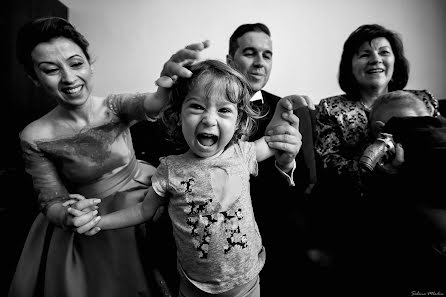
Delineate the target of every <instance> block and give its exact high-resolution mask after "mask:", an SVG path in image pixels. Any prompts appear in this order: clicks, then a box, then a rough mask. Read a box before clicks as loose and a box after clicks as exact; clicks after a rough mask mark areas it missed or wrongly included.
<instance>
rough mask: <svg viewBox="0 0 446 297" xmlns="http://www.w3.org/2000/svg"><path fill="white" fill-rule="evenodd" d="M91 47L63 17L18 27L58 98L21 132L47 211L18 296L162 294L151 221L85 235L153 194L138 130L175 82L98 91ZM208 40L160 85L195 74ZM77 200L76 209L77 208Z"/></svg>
mask: <svg viewBox="0 0 446 297" xmlns="http://www.w3.org/2000/svg"><path fill="white" fill-rule="evenodd" d="M88 45H89V44H88V41H87V40H86V39H85V38H84V36H83V35H82V34H81V33H79V32H78V31H77V30H76V29H75V28H74V27H73V26H72V25H71V24H70V23H69V22H67V21H66V20H64V19H61V18H54V17H51V18H43V19H37V20H33V21H31V22H29V23H27V24H25V25H24V26H23V27H22V28H21V29H20V31H19V33H18V37H17V56H18V60H19V62H20V63H21V64H23V66H24V68H25V71H26V73H27V74H28V75H29V77H30V78H31V79H32V81H33V82H34V83H35V85H36V86H38V87H40V88H41V89H42V90H43V91H44V92H45V93H46V95H47V96H48V97H49V98H51V99H53V100H55V101H56V102H57V103H58V105H57V106H56V107H55V108H54V109H52V110H51V111H49V112H48V113H47V114H46V115H44V116H43V117H41V118H39V119H37V120H36V121H34V122H32V123H30V124H29V125H28V126H27V127H25V128H24V130H23V131H22V132H21V133H20V139H21V144H22V149H23V152H24V158H25V161H26V171H27V172H28V173H29V174H30V175H31V176H32V179H33V185H34V189H35V191H36V194H37V198H38V202H39V204H40V209H41V212H40V213H39V215H38V216H37V218H36V219H35V221H34V223H33V226H32V227H31V230H30V232H29V234H28V238H27V240H26V242H25V245H24V248H23V251H22V255H21V257H20V260H19V263H18V265H17V269H16V273H15V276H14V279H13V280H12V283H11V287H10V291H9V296H10V297H13V296H21V297H27V296H76V297H83V296H96V297H101V296H103V297H105V296H107V297H110V296H117V297H118V296H156V291H155V289H154V288H155V287H154V285H153V283H154V281H153V276H151V275H150V274H149V273H148V272H149V271H148V269H147V268H148V267H149V266H147V265H145V263H149V264H150V262H151V261H150V259H149V261H145V259H146V258H147V255H146V256H144V255H143V254H142V253H141V251H140V248H141V245H142V244H144V242H145V241H144V235H145V233H144V228H143V226H142V225H141V226H137V227H131V228H126V229H122V230H116V231H107V232H101V233H100V234H99V235H98V236H95V237H88V236H84V235H83V233H85V234H90V233H92V232H97V230H96V229H95V228H96V227H95V225H96V223H97V221H98V219H99V216H98V215H102V214H105V213H108V212H112V211H114V210H116V209H119V208H123V207H127V206H128V205H132V204H135V203H138V202H139V201H141V200H142V199H143V198H144V194H145V192H146V191H147V189H148V186H149V185H150V177H151V175H152V173H153V172H154V171H153V170H154V168H153V167H152V166H151V165H149V164H147V163H144V162H140V161H138V160H136V159H135V154H134V150H133V146H132V140H131V136H130V131H129V128H130V126H131V125H133V124H134V123H136V122H138V121H142V120H145V119H149V120H150V119H154V118H155V117H156V116H157V115H158V112H159V111H160V109H161V108H162V107H163V106H164V104H165V101H167V97H168V96H167V90H166V89H165V88H162V87H160V88H158V91H157V92H156V93H139V94H111V95H109V96H107V97H98V96H94V95H92V88H93V78H94V74H93V70H92V67H91V59H90V55H89V53H88ZM207 45H208V44H207V43H198V44H192V45H190V46H188V47H186V48H185V49H182V50H180V51H178V52H177V53H176V54H174V55H173V56H172V57H171V59H170V60H169V61H168V62H166V64H165V65H164V69H163V71H162V75H167V76H166V77H164V78H163V79H162V80H158V81H157V82H158V85H160V86H164V87H169V86H171V85H172V79H171V78H170V77H172V78H174V77H175V76H189V75H191V74H192V73H191V72H190V71H189V70H187V69H185V68H183V67H182V65H184V64H186V63H187V62H188V61H189V62H193V61H195V59H197V58H198V57H199V52H200V51H201V50H202V49H204V48H206V47H207ZM73 193H75V194H76V195H72V194H73ZM79 194H80V195H79ZM81 195H82V196H85V197H87V198H90V199H83V198H82V196H81ZM72 198H79V199H81V200H80V201H77V199H76V200H75V201H76V202H75V201H73V200H72ZM99 202H100V206H101V207H100V208H99V209H98V208H97V204H98V203H99ZM68 205H71V207H72V208H73V209H76V211H75V212H74V214H70V213H68V212H67V207H68Z"/></svg>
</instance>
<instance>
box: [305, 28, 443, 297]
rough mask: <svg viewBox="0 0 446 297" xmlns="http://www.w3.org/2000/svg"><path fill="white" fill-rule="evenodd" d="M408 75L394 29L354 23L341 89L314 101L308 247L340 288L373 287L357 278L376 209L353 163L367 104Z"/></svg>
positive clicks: (400, 85)
mask: <svg viewBox="0 0 446 297" xmlns="http://www.w3.org/2000/svg"><path fill="white" fill-rule="evenodd" d="M408 78H409V63H408V61H407V59H406V57H405V56H404V49H403V44H402V41H401V39H400V37H399V35H398V34H397V33H395V32H393V31H391V30H388V29H386V28H385V27H383V26H381V25H377V24H366V25H362V26H360V27H359V28H357V29H356V30H355V31H353V32H352V33H351V34H350V36H349V37H348V38H347V40H346V41H345V44H344V48H343V52H342V57H341V62H340V66H339V77H338V79H339V85H340V87H341V89H342V90H343V91H344V92H345V94H342V95H337V96H332V97H329V98H325V99H322V100H321V101H320V102H319V104H318V106H317V110H316V134H317V137H316V143H315V151H316V157H317V161H318V166H319V168H318V174H319V175H320V176H319V179H318V185H317V187H316V189H315V191H314V195H315V198H314V203H315V209H316V211H317V212H316V214H317V215H318V216H317V218H316V219H315V222H316V227H315V228H316V230H317V231H315V233H316V234H318V235H317V238H316V242H317V243H316V246H318V247H319V248H322V249H324V250H326V251H329V252H330V253H329V255H331V256H332V257H331V259H332V260H333V263H335V265H334V269H335V270H336V271H337V272H340V273H335V276H336V280H337V282H334V283H335V286H340V287H341V291H342V294H343V293H344V292H345V290H350V291H354V290H355V289H363V288H370V287H373V286H375V287H378V286H377V284H375V283H364V281H366V282H367V281H370V278H369V277H370V276H367V272H368V271H369V269H367V268H366V267H368V265H367V264H366V262H368V264H371V263H372V262H373V261H374V260H376V258H375V257H373V255H374V254H375V253H376V251H374V250H373V248H371V247H372V246H374V244H375V243H376V241H375V240H378V241H380V240H381V241H382V240H383V237H379V236H380V235H377V230H379V228H376V224H377V223H379V224H381V221H380V219H382V214H383V213H382V212H375V213H372V211H371V208H370V204H368V202H364V201H365V200H364V198H365V196H366V194H367V190H366V187H365V185H364V182H363V178H362V177H361V170H360V168H359V166H358V165H359V159H360V157H361V155H362V154H363V152H364V149H365V148H366V147H367V146H368V145H369V144H370V143H371V141H372V135H371V133H370V131H369V124H368V114H369V110H370V107H371V106H372V104H373V102H374V101H375V100H376V99H377V98H378V96H380V95H382V94H386V93H387V92H390V91H394V90H402V89H404V88H405V86H406V84H407V81H408ZM408 91H409V92H411V93H413V94H415V95H416V96H417V98H419V99H420V100H422V101H423V102H424V103H425V104H426V106H427V108H428V111H429V113H430V115H433V116H437V115H438V114H439V112H438V102H437V101H436V100H435V99H434V98H433V96H432V95H431V94H430V93H429V92H427V91H425V90H408ZM398 150H400V148H398ZM400 152H401V151H400ZM383 190H384V191H385V189H383ZM378 209H379V210H383V209H385V206H380V207H379V208H378ZM372 234H374V235H377V236H378V237H374V236H372ZM338 269H339V270H338ZM355 286H356V287H355ZM354 292H356V291H354ZM362 293H363V291H361V294H362Z"/></svg>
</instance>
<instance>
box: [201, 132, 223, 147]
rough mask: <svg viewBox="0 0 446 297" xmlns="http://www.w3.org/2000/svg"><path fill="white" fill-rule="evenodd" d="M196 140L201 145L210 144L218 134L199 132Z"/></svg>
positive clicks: (214, 141) (212, 143)
mask: <svg viewBox="0 0 446 297" xmlns="http://www.w3.org/2000/svg"><path fill="white" fill-rule="evenodd" d="M197 140H198V142H199V143H200V144H201V145H202V146H212V145H214V144H215V143H216V142H217V140H218V136H216V135H213V134H207V133H200V134H198V135H197Z"/></svg>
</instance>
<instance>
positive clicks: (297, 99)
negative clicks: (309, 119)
mask: <svg viewBox="0 0 446 297" xmlns="http://www.w3.org/2000/svg"><path fill="white" fill-rule="evenodd" d="M301 107H307V108H309V109H315V107H314V104H313V102H312V101H311V99H310V98H309V97H308V96H300V95H290V96H286V97H284V98H282V99H280V100H279V102H278V103H277V107H276V110H275V112H274V116H273V119H272V120H271V122H270V123H269V125H268V127H267V128H266V131H265V132H266V135H267V137H266V141H267V142H268V145H269V147H270V148H273V149H276V150H277V152H276V154H275V157H276V161H277V165H278V166H279V167H280V168H281V169H282V170H283V171H285V172H289V171H290V170H291V169H292V168H293V166H294V159H295V158H296V155H297V154H298V153H299V150H300V147H301V146H302V135H301V134H300V132H299V118H298V117H297V116H296V115H295V114H294V113H293V110H295V109H298V108H301Z"/></svg>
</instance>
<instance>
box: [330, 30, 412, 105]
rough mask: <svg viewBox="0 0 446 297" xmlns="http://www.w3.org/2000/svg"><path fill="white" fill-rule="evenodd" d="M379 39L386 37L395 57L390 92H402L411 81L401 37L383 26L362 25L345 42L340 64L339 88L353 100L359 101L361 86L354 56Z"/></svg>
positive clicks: (389, 86)
mask: <svg viewBox="0 0 446 297" xmlns="http://www.w3.org/2000/svg"><path fill="white" fill-rule="evenodd" d="M379 37H384V38H386V39H387V40H388V41H389V43H390V46H391V47H392V51H393V54H394V55H395V65H394V71H393V76H392V79H391V81H390V82H389V85H388V90H389V92H390V91H395V90H402V89H404V87H405V86H406V84H407V81H408V79H409V61H408V60H407V59H406V57H405V56H404V47H403V42H402V40H401V38H400V36H399V35H398V34H397V33H396V32H393V31H391V30H388V29H386V28H384V27H383V26H381V25H377V24H367V25H362V26H360V27H358V28H357V29H356V30H355V31H353V32H352V33H351V34H350V36H349V37H348V38H347V40H346V41H345V43H344V49H343V52H342V56H341V62H340V64H339V74H338V81H339V86H340V87H341V89H342V90H343V91H344V92H345V93H346V94H347V95H349V96H350V97H351V98H352V99H353V100H355V99H357V100H359V96H358V95H359V85H358V82H357V81H356V78H355V76H354V75H353V70H352V59H353V56H354V55H355V54H356V53H357V52H358V50H359V48H360V46H361V45H362V44H363V43H364V42H371V41H372V40H373V39H375V38H379Z"/></svg>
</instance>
